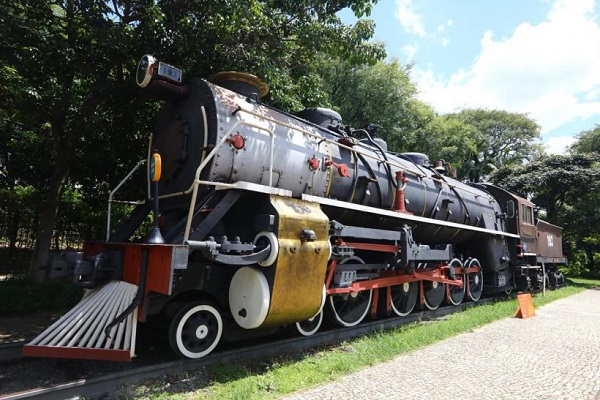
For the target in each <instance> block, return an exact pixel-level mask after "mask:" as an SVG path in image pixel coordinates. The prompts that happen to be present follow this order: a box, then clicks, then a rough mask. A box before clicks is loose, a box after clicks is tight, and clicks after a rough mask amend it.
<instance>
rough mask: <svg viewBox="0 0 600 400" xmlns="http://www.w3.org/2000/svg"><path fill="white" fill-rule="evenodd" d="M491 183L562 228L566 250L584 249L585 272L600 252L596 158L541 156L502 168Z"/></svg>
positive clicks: (599, 188)
mask: <svg viewBox="0 0 600 400" xmlns="http://www.w3.org/2000/svg"><path fill="white" fill-rule="evenodd" d="M492 180H493V182H494V183H496V184H498V185H500V186H503V187H504V188H506V189H508V190H509V191H512V192H514V193H518V194H520V195H521V196H523V197H530V198H531V200H532V201H533V202H534V203H535V204H536V205H537V206H538V207H540V208H542V209H543V210H544V211H545V212H546V219H547V220H548V221H549V222H551V223H554V224H556V225H559V226H562V227H563V228H564V231H563V234H564V239H565V240H566V241H567V242H570V243H572V246H566V248H573V249H577V248H580V249H584V251H585V254H586V259H587V266H586V267H587V268H588V269H589V270H592V271H593V270H595V269H597V266H596V264H597V261H596V258H595V257H594V254H595V253H596V252H598V251H600V195H599V193H600V155H599V154H593V153H583V154H573V155H552V156H545V157H542V158H540V159H538V160H535V161H533V162H531V163H529V164H526V165H517V166H515V165H513V166H505V167H502V168H500V169H499V170H497V171H496V172H495V174H494V175H493V177H492Z"/></svg>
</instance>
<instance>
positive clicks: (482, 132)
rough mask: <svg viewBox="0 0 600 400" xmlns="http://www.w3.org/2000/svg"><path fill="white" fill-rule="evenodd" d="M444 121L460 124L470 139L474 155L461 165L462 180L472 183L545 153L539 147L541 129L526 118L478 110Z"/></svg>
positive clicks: (451, 116) (449, 117) (468, 110)
mask: <svg viewBox="0 0 600 400" xmlns="http://www.w3.org/2000/svg"><path fill="white" fill-rule="evenodd" d="M445 119H446V120H452V121H457V122H459V123H461V124H462V126H463V129H465V130H466V133H467V134H468V136H469V138H470V140H469V141H467V142H470V143H468V144H469V145H468V148H469V150H470V151H471V154H470V155H469V156H468V158H467V159H465V160H463V162H462V163H461V167H460V169H459V176H460V177H463V178H467V179H469V180H471V181H473V182H479V181H480V180H481V179H483V178H486V177H488V176H489V175H490V174H491V173H492V172H493V171H494V170H496V169H498V168H500V167H502V166H505V165H513V164H520V163H522V162H523V161H525V160H532V159H534V158H535V157H537V156H539V155H540V154H541V153H542V147H541V145H540V144H539V143H537V141H538V140H539V138H540V127H539V125H538V124H537V123H536V122H535V121H533V120H531V119H530V118H529V117H527V115H525V114H519V113H511V112H508V111H503V110H486V109H481V108H478V109H466V110H462V111H460V112H458V113H453V114H448V115H446V116H445Z"/></svg>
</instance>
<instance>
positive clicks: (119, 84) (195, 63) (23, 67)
mask: <svg viewBox="0 0 600 400" xmlns="http://www.w3.org/2000/svg"><path fill="white" fill-rule="evenodd" d="M372 3H373V2H372V1H367V0H346V1H340V2H333V3H332V2H322V1H317V0H309V1H303V2H296V1H292V0H280V1H274V2H273V1H258V0H255V1H223V2H220V1H206V0H190V1H185V2H184V1H178V0H161V1H158V2H154V1H147V0H112V1H100V0H67V1H60V2H54V1H45V0H27V1H26V0H16V1H13V2H2V4H1V5H0V35H1V36H2V38H3V40H2V41H0V83H2V84H1V85H0V100H1V101H2V106H0V107H1V108H0V118H2V119H3V120H8V123H7V124H5V125H6V126H14V125H15V124H17V125H19V124H20V125H23V126H25V127H26V129H24V130H23V131H26V132H28V134H31V135H32V137H33V139H32V146H33V147H34V150H36V151H40V150H41V151H42V152H43V156H42V157H35V158H34V157H32V156H31V154H28V152H29V151H30V148H29V147H28V146H26V145H23V146H16V147H11V149H10V154H8V153H7V152H4V153H2V156H1V157H2V158H0V163H1V164H2V167H1V168H0V170H6V172H3V175H5V176H7V177H8V176H11V177H12V178H11V179H12V180H13V182H17V181H19V182H26V181H27V179H26V178H27V177H26V175H27V174H26V173H25V171H24V169H23V170H21V169H19V168H16V167H13V166H12V165H13V164H11V163H9V161H8V160H9V158H11V159H12V158H24V159H27V158H29V159H30V160H31V167H32V173H31V174H30V175H33V176H34V177H35V179H36V180H37V181H35V182H34V184H35V185H39V186H41V187H42V191H43V192H46V197H45V201H44V204H43V206H42V207H41V212H40V221H39V231H38V235H37V238H38V240H37V244H36V254H35V257H34V262H33V264H32V271H37V270H38V268H39V267H41V266H44V265H45V264H46V262H47V255H48V249H49V247H50V241H51V237H52V232H53V229H54V227H55V223H56V217H57V212H58V210H59V205H60V201H61V199H62V194H63V192H64V189H65V187H66V186H68V185H70V186H72V187H73V188H80V189H79V190H82V191H83V196H84V199H90V200H91V199H98V198H106V195H105V194H106V193H107V191H108V188H109V187H113V186H114V185H115V183H116V177H118V176H123V175H124V171H127V170H128V169H130V168H131V167H132V166H133V165H135V163H136V162H137V160H138V159H139V158H140V157H142V156H143V155H144V146H143V145H142V144H141V141H142V140H144V139H145V137H146V136H147V135H146V133H147V132H148V131H149V127H150V125H151V121H152V118H151V117H150V115H151V114H152V113H153V107H150V106H148V105H144V106H141V105H140V100H139V98H138V97H137V88H136V87H135V81H134V79H133V77H132V73H133V72H134V71H135V67H136V64H137V61H138V60H139V58H140V57H141V56H142V55H143V54H145V53H153V54H154V55H155V56H156V57H157V58H159V59H162V60H164V61H168V62H171V63H175V64H177V65H178V66H180V67H182V68H183V69H184V71H186V72H188V73H191V74H197V75H200V76H208V75H209V74H211V73H213V72H218V71H222V70H230V69H235V70H245V71H248V72H252V73H255V74H257V75H259V76H261V77H262V78H263V79H264V80H265V81H266V82H268V83H269V84H270V86H271V89H272V94H271V97H270V98H269V99H268V101H269V102H271V103H272V104H274V105H277V106H279V107H282V108H284V109H288V110H294V109H297V108H300V106H301V105H302V104H303V103H304V102H306V101H307V100H308V99H314V98H319V97H320V96H322V92H320V90H319V86H318V84H316V83H318V79H316V78H315V77H316V73H315V68H316V62H315V61H316V60H317V58H318V57H321V55H322V54H330V55H331V56H335V57H341V58H342V59H345V60H347V61H348V62H350V63H353V64H355V65H360V64H361V63H374V62H376V61H377V60H379V59H381V58H383V57H384V56H385V53H384V50H383V46H382V45H380V44H373V43H370V42H369V41H368V40H369V39H370V37H371V35H372V34H373V23H372V22H369V21H363V20H361V21H359V22H357V23H356V24H355V25H353V26H348V25H345V24H343V23H342V22H341V21H340V19H339V17H337V15H336V13H337V12H338V11H340V10H341V9H343V8H346V7H350V8H351V9H352V10H353V11H354V12H355V13H356V15H357V16H364V15H368V13H369V12H370V9H371V5H372ZM1 132H2V133H0V134H1V135H2V138H1V143H5V142H8V141H9V140H10V138H11V137H12V136H10V135H13V136H14V135H15V131H14V130H12V129H11V128H7V129H3V130H1ZM9 167H10V168H11V170H10V171H8V168H9ZM84 203H85V201H84ZM95 209H98V208H95ZM96 214H98V213H96Z"/></svg>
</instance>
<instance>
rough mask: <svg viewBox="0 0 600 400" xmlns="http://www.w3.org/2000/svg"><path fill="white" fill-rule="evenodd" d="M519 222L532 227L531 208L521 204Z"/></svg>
mask: <svg viewBox="0 0 600 400" xmlns="http://www.w3.org/2000/svg"><path fill="white" fill-rule="evenodd" d="M521 222H522V223H524V224H529V225H533V208H532V207H529V206H527V205H525V204H521Z"/></svg>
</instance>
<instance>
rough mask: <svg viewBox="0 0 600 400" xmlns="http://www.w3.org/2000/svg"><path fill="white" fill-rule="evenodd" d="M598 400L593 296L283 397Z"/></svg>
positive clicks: (599, 328)
mask: <svg viewBox="0 0 600 400" xmlns="http://www.w3.org/2000/svg"><path fill="white" fill-rule="evenodd" d="M284 399H286V400H297V399H311V400H314V399H321V400H329V399H332V400H338V399H394V400H396V399H428V400H429V399H436V400H437V399H461V400H465V399H486V400H487V399H511V400H512V399H536V400H537V399H552V400H554V399H574V400H580V399H592V400H600V290H595V289H594V290H587V291H585V292H582V293H580V294H577V295H574V296H570V297H567V298H565V299H562V300H558V301H555V302H552V303H550V304H548V305H546V306H544V307H540V308H539V309H537V310H536V316H535V317H532V318H529V319H524V320H523V319H518V318H507V319H503V320H501V321H497V322H494V323H491V324H489V325H486V326H484V327H482V328H479V329H477V330H475V331H473V332H470V333H464V334H461V335H458V336H456V337H453V338H450V339H447V340H444V341H442V342H439V343H436V344H433V345H431V346H428V347H426V348H424V349H421V350H417V351H415V352H412V353H410V354H406V355H401V356H398V357H396V358H395V359H393V360H391V361H389V362H385V363H381V364H378V365H376V366H374V367H371V368H367V369H364V370H361V371H358V372H356V373H353V374H351V375H348V376H346V377H344V378H342V379H339V380H337V381H335V382H332V383H328V384H324V385H321V386H318V387H315V388H313V389H306V390H301V391H298V392H296V393H293V394H292V395H289V396H286V397H284Z"/></svg>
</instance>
